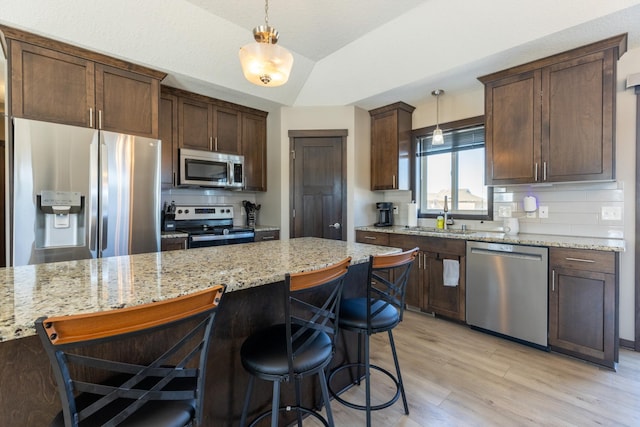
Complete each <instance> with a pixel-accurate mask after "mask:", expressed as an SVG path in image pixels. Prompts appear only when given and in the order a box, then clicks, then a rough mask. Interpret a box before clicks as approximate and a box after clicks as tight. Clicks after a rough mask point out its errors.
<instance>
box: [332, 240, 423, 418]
mask: <svg viewBox="0 0 640 427" xmlns="http://www.w3.org/2000/svg"><path fill="white" fill-rule="evenodd" d="M418 250H419V249H418V248H414V249H411V250H408V251H405V252H401V253H397V254H391V255H376V256H373V255H372V256H371V257H370V258H369V261H370V262H369V273H368V275H367V277H368V282H367V283H368V286H367V295H366V297H360V298H349V299H344V300H343V301H342V303H341V307H340V329H343V330H347V331H352V332H355V333H357V334H358V361H357V362H356V363H347V364H343V365H341V366H339V367H338V368H336V369H334V370H333V371H332V372H331V373H330V374H329V390H330V391H331V394H332V395H333V396H334V397H335V399H336V400H337V401H338V402H340V403H342V404H343V405H346V406H348V407H350V408H353V409H358V410H364V411H366V412H367V414H366V417H367V426H371V411H375V410H379V409H383V408H387V407H389V406H391V405H393V404H394V403H395V402H396V401H397V400H398V398H399V396H402V403H403V405H404V412H405V414H407V415H408V414H409V406H408V405H407V397H406V395H405V391H404V385H403V383H402V375H401V374H400V364H399V363H398V355H397V353H396V346H395V343H394V341H393V333H392V330H393V328H395V327H396V326H397V325H398V324H399V323H400V322H401V321H402V314H403V312H404V297H405V293H406V288H407V281H408V279H409V273H410V271H411V267H412V266H413V262H414V260H415V258H416V256H417V254H418ZM385 331H386V332H387V333H388V335H389V343H390V344H391V352H392V354H393V362H394V364H395V368H396V374H395V376H394V374H392V373H391V372H389V371H387V370H386V369H383V368H381V367H379V366H376V365H372V364H371V362H370V358H369V340H370V337H371V335H372V334H376V333H378V332H385ZM363 342H364V360H362V358H361V357H362V343H363ZM354 367H355V368H357V375H356V378H355V380H354V382H353V384H357V385H360V379H361V377H362V375H361V369H362V368H364V380H365V404H364V405H360V404H355V403H352V402H348V401H346V400H345V399H343V398H342V397H340V396H339V395H338V394H337V393H336V392H335V391H334V390H333V388H332V387H331V381H332V380H333V378H334V377H335V375H336V374H337V373H338V372H341V371H343V370H345V369H349V370H351V369H352V368H354ZM371 369H374V370H377V371H379V372H382V373H383V374H385V375H386V376H388V377H389V378H390V379H391V380H392V381H393V382H394V384H395V386H396V393H395V395H394V396H393V397H392V398H391V399H390V400H388V401H387V402H385V403H381V404H378V405H371Z"/></svg>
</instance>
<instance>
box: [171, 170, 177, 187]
mask: <svg viewBox="0 0 640 427" xmlns="http://www.w3.org/2000/svg"><path fill="white" fill-rule="evenodd" d="M171 181H172V185H173V186H174V187H175V186H176V173H175V172H173V177H172V178H171Z"/></svg>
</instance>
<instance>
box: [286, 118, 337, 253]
mask: <svg viewBox="0 0 640 427" xmlns="http://www.w3.org/2000/svg"><path fill="white" fill-rule="evenodd" d="M348 134H349V131H348V130H347V129H310V130H290V131H289V237H290V238H293V232H294V230H295V223H294V218H293V215H292V213H293V205H294V178H295V177H294V165H293V162H294V160H295V159H294V158H293V153H294V151H295V139H296V138H340V139H341V144H342V218H341V219H340V221H341V222H340V224H341V225H342V227H341V230H342V233H341V234H342V239H341V240H343V241H345V240H346V236H347V235H346V231H345V227H344V226H345V223H346V218H347V135H348Z"/></svg>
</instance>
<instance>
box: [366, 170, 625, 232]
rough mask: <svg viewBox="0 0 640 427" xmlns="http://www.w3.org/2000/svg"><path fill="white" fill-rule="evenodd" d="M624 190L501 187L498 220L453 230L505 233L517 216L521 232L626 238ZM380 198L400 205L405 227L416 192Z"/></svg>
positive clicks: (605, 185)
mask: <svg viewBox="0 0 640 427" xmlns="http://www.w3.org/2000/svg"><path fill="white" fill-rule="evenodd" d="M623 186H624V183H623V182H622V181H617V182H589V183H563V184H550V185H549V184H546V185H514V186H503V187H499V186H496V187H494V204H493V215H494V221H467V220H456V221H455V224H454V226H453V227H454V228H459V227H460V226H461V225H462V224H466V225H467V227H469V228H470V229H476V230H495V231H501V230H502V226H503V220H504V218H505V217H515V218H518V219H519V222H520V232H521V233H532V234H551V235H563V236H583V237H602V238H616V239H618V238H623V237H624V235H623V228H624V221H625V218H624V192H623ZM381 196H383V197H380V200H379V201H385V202H393V203H394V204H395V205H397V206H398V214H397V215H395V216H394V223H395V224H396V225H406V224H407V221H408V219H407V214H408V203H409V202H410V201H411V192H409V191H386V192H384V193H381ZM525 196H533V197H535V198H536V201H537V207H538V209H537V210H536V211H535V212H534V213H533V214H529V215H527V213H526V212H525V211H524V202H523V200H524V198H525ZM541 206H542V207H543V208H545V207H546V211H547V213H548V217H547V218H541V217H540V207H541ZM373 208H375V207H372V209H373ZM543 210H544V209H543ZM454 220H455V215H454ZM418 225H419V226H423V227H434V226H435V219H431V218H425V219H422V218H421V219H419V220H418Z"/></svg>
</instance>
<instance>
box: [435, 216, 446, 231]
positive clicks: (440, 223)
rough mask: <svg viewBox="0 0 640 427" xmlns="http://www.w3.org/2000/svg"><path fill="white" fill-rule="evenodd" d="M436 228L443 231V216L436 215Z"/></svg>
mask: <svg viewBox="0 0 640 427" xmlns="http://www.w3.org/2000/svg"><path fill="white" fill-rule="evenodd" d="M436 228H438V229H440V230H443V229H444V216H442V215H438V217H437V218H436Z"/></svg>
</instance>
